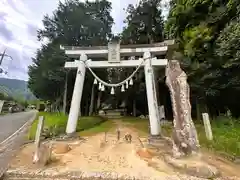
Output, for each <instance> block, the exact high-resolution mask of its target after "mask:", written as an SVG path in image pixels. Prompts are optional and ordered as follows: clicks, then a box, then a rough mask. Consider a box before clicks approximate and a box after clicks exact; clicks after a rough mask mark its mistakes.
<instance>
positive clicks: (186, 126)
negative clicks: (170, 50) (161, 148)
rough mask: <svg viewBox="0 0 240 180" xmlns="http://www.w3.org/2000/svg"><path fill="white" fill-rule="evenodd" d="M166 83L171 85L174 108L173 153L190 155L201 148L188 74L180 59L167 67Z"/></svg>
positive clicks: (179, 155)
mask: <svg viewBox="0 0 240 180" xmlns="http://www.w3.org/2000/svg"><path fill="white" fill-rule="evenodd" d="M166 84H167V86H168V87H169V90H170V95H171V100H172V108H173V117H174V119H173V122H174V129H173V153H174V156H175V157H181V156H183V155H189V154H192V153H194V152H198V150H199V147H200V146H199V142H198V136H197V132H196V128H195V126H194V124H193V121H192V117H191V104H190V100H189V99H190V97H189V93H190V89H189V85H188V83H187V75H186V73H185V72H184V71H183V70H182V69H181V68H180V65H179V62H178V61H170V62H169V63H168V65H167V67H166Z"/></svg>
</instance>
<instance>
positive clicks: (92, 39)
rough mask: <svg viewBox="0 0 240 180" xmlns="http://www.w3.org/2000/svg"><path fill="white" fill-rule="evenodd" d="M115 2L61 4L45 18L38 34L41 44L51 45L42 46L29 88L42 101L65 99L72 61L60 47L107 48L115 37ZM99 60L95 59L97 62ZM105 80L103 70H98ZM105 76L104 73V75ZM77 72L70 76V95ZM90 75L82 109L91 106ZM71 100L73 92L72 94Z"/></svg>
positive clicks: (73, 1) (32, 67)
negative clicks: (68, 66)
mask: <svg viewBox="0 0 240 180" xmlns="http://www.w3.org/2000/svg"><path fill="white" fill-rule="evenodd" d="M110 11H111V3H109V2H108V1H106V0H103V1H96V2H79V1H76V0H70V1H66V2H65V3H59V6H58V8H57V9H56V10H55V11H54V13H53V15H52V16H49V15H46V16H45V17H44V19H43V25H44V28H43V29H40V30H39V31H38V38H39V40H40V41H41V40H42V39H43V38H47V39H49V40H50V42H49V43H48V44H47V45H44V46H42V48H41V49H39V50H38V51H37V53H36V57H35V58H34V59H33V62H34V64H33V65H31V66H30V67H29V73H28V74H29V77H30V78H29V82H28V85H29V88H30V89H31V90H32V91H33V93H34V94H35V95H36V96H37V97H38V98H40V99H43V100H50V101H51V102H54V101H56V100H57V99H59V98H62V96H63V91H64V82H65V77H66V75H65V74H66V69H64V63H65V62H66V61H71V60H70V59H69V58H67V56H66V55H65V54H64V51H63V50H60V48H59V47H60V45H68V46H94V45H106V44H107V42H108V39H109V38H111V37H112V34H111V27H112V24H113V19H112V17H111V15H110ZM93 60H95V59H93ZM98 72H99V73H98V75H99V76H100V77H104V76H105V75H104V73H102V71H98ZM100 73H102V74H100ZM75 75H76V72H75V71H70V72H69V73H68V92H72V90H73V86H74V81H75ZM89 75H90V74H89V72H86V79H85V85H84V91H83V99H82V101H83V103H82V108H84V107H85V104H87V103H88V101H89V99H88V97H89V96H90V95H89V93H90V92H91V90H90V88H91V86H92V81H93V78H92V77H91V76H89ZM68 94H69V95H68V97H67V99H68V101H70V100H71V93H68Z"/></svg>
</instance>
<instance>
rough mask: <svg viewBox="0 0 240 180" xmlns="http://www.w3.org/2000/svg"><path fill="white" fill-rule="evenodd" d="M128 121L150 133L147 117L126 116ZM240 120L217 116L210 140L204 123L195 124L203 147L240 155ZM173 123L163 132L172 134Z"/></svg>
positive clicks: (163, 127) (164, 127) (125, 120)
mask: <svg viewBox="0 0 240 180" xmlns="http://www.w3.org/2000/svg"><path fill="white" fill-rule="evenodd" d="M123 122H126V123H128V124H130V125H131V126H133V127H134V128H136V129H138V130H140V131H143V132H144V133H148V124H149V121H148V120H147V119H140V118H132V117H126V118H123ZM239 122H240V121H239V120H235V119H227V118H225V117H224V118H222V117H221V118H217V119H215V120H214V121H212V122H211V125H212V131H213V138H214V139H213V140H212V141H208V140H207V138H206V134H205V129H204V125H203V124H199V123H198V124H195V126H196V128H197V133H198V138H199V142H200V144H201V146H202V147H205V148H208V149H210V150H214V151H217V152H224V153H226V154H229V155H231V156H240V123H239ZM172 128H173V127H172V125H167V124H166V125H162V127H161V129H162V133H163V134H164V135H165V136H171V134H172Z"/></svg>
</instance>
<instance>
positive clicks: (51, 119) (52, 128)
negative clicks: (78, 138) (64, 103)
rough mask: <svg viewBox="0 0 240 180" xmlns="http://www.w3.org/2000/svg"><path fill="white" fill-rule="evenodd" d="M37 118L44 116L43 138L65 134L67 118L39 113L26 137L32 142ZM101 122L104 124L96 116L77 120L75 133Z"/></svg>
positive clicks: (61, 115)
mask: <svg viewBox="0 0 240 180" xmlns="http://www.w3.org/2000/svg"><path fill="white" fill-rule="evenodd" d="M39 116H44V118H45V121H44V131H43V136H44V138H50V137H56V136H58V135H60V134H64V133H65V129H66V125H67V119H68V116H66V115H64V114H61V113H49V112H39V113H38V116H37V119H36V120H35V121H34V123H33V124H32V126H31V128H30V131H29V135H28V138H29V139H31V140H32V139H34V138H35V133H36V129H37V124H38V117H39ZM103 122H105V119H104V118H102V117H98V116H96V117H81V118H80V119H79V120H78V124H77V131H78V132H80V131H83V130H86V129H90V128H92V127H94V126H96V125H99V124H101V123H103Z"/></svg>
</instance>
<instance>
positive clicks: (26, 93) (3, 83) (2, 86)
mask: <svg viewBox="0 0 240 180" xmlns="http://www.w3.org/2000/svg"><path fill="white" fill-rule="evenodd" d="M0 93H3V94H5V95H7V96H11V97H14V98H19V97H20V98H23V99H24V100H35V99H36V97H35V96H34V95H33V93H32V92H31V91H30V89H29V88H28V82H27V81H25V80H19V79H9V78H2V77H1V78H0Z"/></svg>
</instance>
